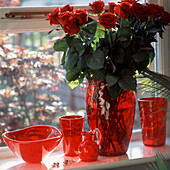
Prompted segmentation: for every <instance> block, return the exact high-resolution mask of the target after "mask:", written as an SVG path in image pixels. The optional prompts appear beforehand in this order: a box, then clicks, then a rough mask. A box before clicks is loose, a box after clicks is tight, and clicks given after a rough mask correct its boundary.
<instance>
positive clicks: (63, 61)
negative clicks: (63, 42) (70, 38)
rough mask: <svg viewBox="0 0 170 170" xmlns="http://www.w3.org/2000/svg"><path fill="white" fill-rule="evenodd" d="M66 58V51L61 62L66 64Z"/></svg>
mask: <svg viewBox="0 0 170 170" xmlns="http://www.w3.org/2000/svg"><path fill="white" fill-rule="evenodd" d="M65 60H66V51H65V52H64V53H63V56H62V59H61V64H62V65H64V64H65Z"/></svg>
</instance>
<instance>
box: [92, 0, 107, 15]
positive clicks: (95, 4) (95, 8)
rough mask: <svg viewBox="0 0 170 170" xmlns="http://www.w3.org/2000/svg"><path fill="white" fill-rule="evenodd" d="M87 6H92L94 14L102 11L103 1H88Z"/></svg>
mask: <svg viewBox="0 0 170 170" xmlns="http://www.w3.org/2000/svg"><path fill="white" fill-rule="evenodd" d="M89 6H90V7H91V8H92V10H93V13H94V14H98V13H101V12H103V10H104V2H103V1H100V0H99V1H94V2H93V4H91V3H89Z"/></svg>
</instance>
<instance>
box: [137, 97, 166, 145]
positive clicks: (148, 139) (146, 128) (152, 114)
mask: <svg viewBox="0 0 170 170" xmlns="http://www.w3.org/2000/svg"><path fill="white" fill-rule="evenodd" d="M138 104H139V113H140V120H141V127H142V138H143V143H144V145H148V146H161V145H164V144H165V138H166V113H167V105H168V102H167V100H166V99H165V98H164V97H148V98H141V99H139V100H138Z"/></svg>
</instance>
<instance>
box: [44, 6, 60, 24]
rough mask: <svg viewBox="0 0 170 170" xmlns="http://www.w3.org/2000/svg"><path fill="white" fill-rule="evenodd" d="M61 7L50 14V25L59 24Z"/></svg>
mask: <svg viewBox="0 0 170 170" xmlns="http://www.w3.org/2000/svg"><path fill="white" fill-rule="evenodd" d="M58 15H59V8H56V9H55V10H53V11H52V12H51V13H49V14H48V18H47V20H48V21H50V25H53V24H56V25H57V24H59V22H58Z"/></svg>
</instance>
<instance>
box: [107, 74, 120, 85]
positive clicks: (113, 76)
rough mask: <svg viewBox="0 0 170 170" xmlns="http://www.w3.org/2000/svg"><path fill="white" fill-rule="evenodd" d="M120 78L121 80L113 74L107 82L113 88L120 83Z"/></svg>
mask: <svg viewBox="0 0 170 170" xmlns="http://www.w3.org/2000/svg"><path fill="white" fill-rule="evenodd" d="M119 78H120V77H119V76H115V75H113V74H107V75H106V82H107V84H108V86H109V87H111V86H113V85H115V84H116V83H117V82H118V80H119Z"/></svg>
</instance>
